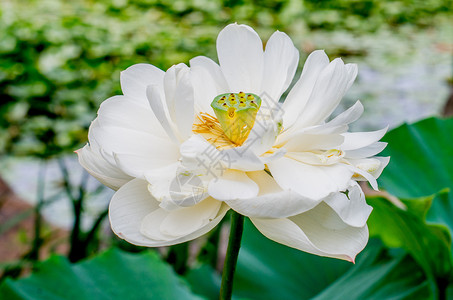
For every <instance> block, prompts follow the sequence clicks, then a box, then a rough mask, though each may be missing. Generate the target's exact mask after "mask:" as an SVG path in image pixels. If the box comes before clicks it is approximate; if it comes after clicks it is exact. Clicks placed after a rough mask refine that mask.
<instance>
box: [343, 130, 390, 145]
mask: <svg viewBox="0 0 453 300" xmlns="http://www.w3.org/2000/svg"><path fill="white" fill-rule="evenodd" d="M387 129H388V126H387V127H386V128H383V129H381V130H376V131H368V132H346V133H344V134H343V136H344V142H343V144H342V145H341V148H340V149H341V150H343V151H348V150H355V149H360V148H363V147H367V146H369V145H371V144H373V143H375V142H377V141H379V140H380V139H381V138H382V137H383V136H384V135H385V133H386V132H387Z"/></svg>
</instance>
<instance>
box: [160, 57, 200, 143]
mask: <svg viewBox="0 0 453 300" xmlns="http://www.w3.org/2000/svg"><path fill="white" fill-rule="evenodd" d="M189 73H190V72H189V68H188V67H187V66H186V65H185V64H182V63H181V64H178V65H175V66H172V67H171V68H170V69H168V70H167V72H166V73H165V76H164V90H165V101H166V105H167V109H168V113H169V116H170V118H171V120H172V121H173V123H174V124H175V125H176V128H178V133H179V136H180V138H181V139H182V140H186V139H187V138H189V136H190V135H191V133H192V124H193V122H194V96H193V88H192V83H191V82H190V75H189Z"/></svg>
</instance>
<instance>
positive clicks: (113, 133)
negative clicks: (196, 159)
mask: <svg viewBox="0 0 453 300" xmlns="http://www.w3.org/2000/svg"><path fill="white" fill-rule="evenodd" d="M89 134H90V142H91V141H93V140H94V141H96V143H97V144H99V145H102V150H103V151H104V152H106V153H108V154H109V155H113V154H125V155H130V156H129V157H134V158H137V159H141V160H142V162H143V163H144V164H147V165H149V164H154V163H158V162H157V161H158V160H163V161H174V160H177V159H178V158H179V148H178V146H177V145H176V144H174V143H172V142H171V140H169V139H168V138H161V137H157V136H155V135H152V134H150V133H148V132H145V131H137V130H132V129H128V128H124V127H117V126H100V125H99V124H98V123H97V122H93V123H92V125H91V127H90V133H89ZM129 161H131V162H132V160H129ZM138 163H140V161H139V162H138ZM136 165H137V163H136V162H133V165H131V167H133V166H136ZM124 171H126V172H127V170H126V169H125V170H124ZM133 176H135V175H133Z"/></svg>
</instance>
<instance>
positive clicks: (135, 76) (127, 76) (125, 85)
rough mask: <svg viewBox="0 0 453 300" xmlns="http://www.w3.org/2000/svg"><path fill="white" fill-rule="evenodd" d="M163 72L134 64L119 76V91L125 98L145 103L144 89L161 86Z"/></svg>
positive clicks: (151, 66) (147, 65) (146, 65)
mask: <svg viewBox="0 0 453 300" xmlns="http://www.w3.org/2000/svg"><path fill="white" fill-rule="evenodd" d="M164 74H165V72H164V71H162V70H161V69H159V68H156V67H155V66H153V65H149V64H136V65H133V66H130V67H129V68H127V69H126V70H124V71H122V72H121V74H120V82H121V90H122V91H123V94H124V95H125V96H128V97H130V98H132V99H136V100H137V99H138V100H141V101H140V102H141V103H143V104H145V105H147V103H146V87H147V86H148V85H150V84H154V85H158V86H161V87H162V85H163V80H164Z"/></svg>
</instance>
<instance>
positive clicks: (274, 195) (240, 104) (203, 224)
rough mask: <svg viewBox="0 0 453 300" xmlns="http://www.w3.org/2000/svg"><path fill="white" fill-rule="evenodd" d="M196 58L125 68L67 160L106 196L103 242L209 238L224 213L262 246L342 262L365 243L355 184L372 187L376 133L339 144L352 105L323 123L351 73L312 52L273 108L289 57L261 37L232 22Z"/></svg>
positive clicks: (286, 41) (380, 163) (275, 41)
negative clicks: (212, 55) (117, 90)
mask: <svg viewBox="0 0 453 300" xmlns="http://www.w3.org/2000/svg"><path fill="white" fill-rule="evenodd" d="M217 52H218V58H219V63H220V65H218V64H217V63H215V62H214V61H212V60H211V59H209V58H206V57H196V58H194V59H192V60H191V61H190V68H189V67H187V66H186V65H184V64H179V65H175V66H173V67H171V68H170V69H169V70H167V72H163V71H161V70H159V69H158V68H156V67H154V66H152V65H147V64H138V65H134V66H132V67H130V68H128V69H127V70H125V71H124V72H122V74H121V87H122V90H123V93H124V95H123V96H115V97H112V98H110V99H107V100H106V101H105V102H104V103H103V104H102V105H101V107H100V109H99V112H98V117H97V118H96V120H95V121H94V122H93V123H92V125H91V127H90V132H89V144H88V145H86V146H85V147H84V148H82V149H81V150H79V151H78V154H79V161H80V163H81V164H82V165H83V166H84V167H85V168H86V169H87V170H88V172H90V173H91V174H92V175H93V176H95V177H96V178H98V179H99V180H100V181H101V182H103V183H104V184H106V185H107V186H109V187H111V188H113V189H115V190H117V192H116V193H115V195H114V196H113V198H112V200H111V204H110V212H109V216H110V221H111V225H112V228H113V230H114V232H115V233H116V234H117V235H118V236H120V237H121V238H124V239H126V240H127V241H129V242H131V243H133V244H136V245H142V246H164V245H172V244H176V243H181V242H184V241H187V240H191V239H194V238H196V237H198V236H201V235H203V234H204V233H206V232H208V231H209V230H211V229H212V228H213V227H214V226H215V225H217V224H218V223H219V222H220V220H221V219H222V218H223V216H224V215H225V213H226V212H227V210H228V209H229V208H232V209H234V210H236V211H237V212H239V213H241V214H243V215H245V216H248V217H250V219H251V220H252V222H253V224H254V225H255V226H256V227H257V228H258V230H259V231H261V232H262V233H263V234H264V235H265V236H267V237H268V238H270V239H272V240H274V241H276V242H279V243H282V244H285V245H288V246H290V247H294V248H297V249H300V250H302V251H306V252H310V253H314V254H317V255H321V256H329V257H335V258H340V259H346V260H350V261H353V260H354V257H355V255H356V254H357V253H358V252H360V251H361V250H362V249H363V248H364V247H365V245H366V243H367V241H368V228H367V226H366V220H367V218H368V216H369V214H370V213H371V207H370V206H368V205H367V204H366V202H365V198H364V195H363V192H362V191H361V189H360V187H359V185H358V184H357V182H356V181H359V180H368V181H369V182H370V183H371V185H372V186H373V187H374V188H377V184H376V178H377V177H378V176H379V175H380V173H381V172H382V170H383V168H384V167H385V166H386V165H387V163H388V158H382V157H375V156H374V155H376V154H377V153H379V152H380V151H382V150H383V148H384V147H385V145H386V144H385V143H381V142H379V140H380V139H381V137H382V136H383V135H384V133H385V131H386V129H383V130H379V131H375V132H360V133H348V132H347V130H348V124H349V123H351V122H353V121H355V120H357V119H358V118H359V116H360V115H361V113H362V112H363V107H362V105H361V104H360V102H357V103H356V104H355V105H354V106H352V107H351V108H350V109H348V110H347V111H345V112H343V113H342V114H340V115H339V116H337V117H336V118H334V119H332V120H330V121H326V120H327V119H328V118H329V116H330V115H331V113H332V112H333V110H334V109H335V108H336V107H337V105H338V103H339V102H340V100H341V98H342V96H343V95H344V94H345V93H346V91H347V90H348V88H349V87H350V86H351V84H352V82H353V81H354V79H355V77H356V75H357V67H356V65H352V64H346V65H345V64H344V63H343V61H342V60H341V59H335V60H333V61H332V62H329V59H328V58H327V56H326V54H325V53H324V52H323V51H315V52H313V53H312V54H311V55H310V56H309V57H308V59H307V61H306V62H305V66H304V69H303V72H302V75H301V77H300V79H299V80H298V81H297V83H296V84H295V85H294V87H293V88H292V90H291V91H290V92H289V94H288V96H287V97H286V100H285V101H284V103H283V104H280V103H279V100H280V98H281V96H282V94H283V93H284V92H285V91H286V90H287V89H288V87H289V85H290V83H291V82H292V80H293V77H294V74H295V71H296V68H297V65H298V60H299V53H298V51H297V49H296V48H295V47H294V45H293V43H292V42H291V40H290V38H289V37H288V36H287V35H286V34H284V33H282V32H278V31H277V32H275V33H274V34H273V35H272V36H271V37H270V39H269V40H268V42H267V44H266V49H265V51H263V44H262V42H261V40H260V38H259V36H258V35H257V34H256V32H255V31H254V30H253V29H252V28H250V27H248V26H245V25H237V24H232V25H229V26H227V27H226V28H225V29H223V30H222V31H221V32H220V34H219V36H218V39H217Z"/></svg>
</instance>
